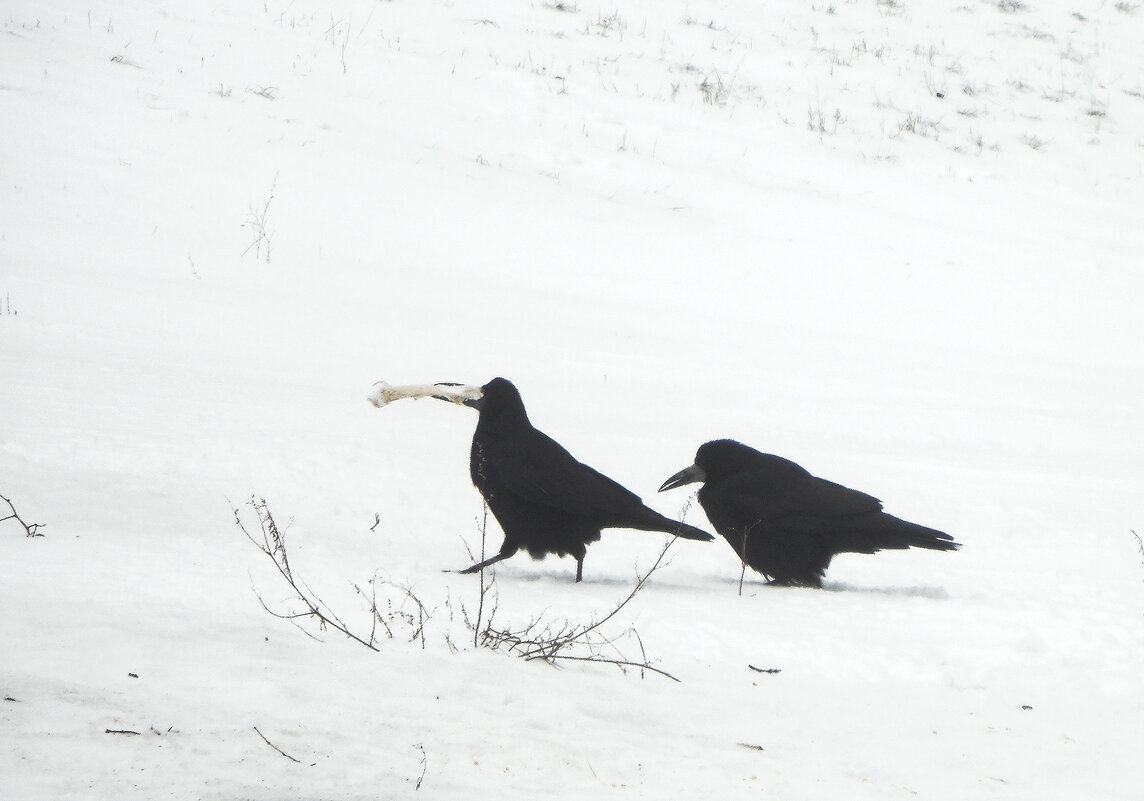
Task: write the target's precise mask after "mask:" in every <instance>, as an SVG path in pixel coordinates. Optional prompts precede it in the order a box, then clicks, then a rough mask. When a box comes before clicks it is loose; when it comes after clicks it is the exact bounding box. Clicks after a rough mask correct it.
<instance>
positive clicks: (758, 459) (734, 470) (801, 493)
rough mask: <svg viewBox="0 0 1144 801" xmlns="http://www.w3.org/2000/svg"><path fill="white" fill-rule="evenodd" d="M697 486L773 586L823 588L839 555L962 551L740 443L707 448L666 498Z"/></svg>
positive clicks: (723, 529)
mask: <svg viewBox="0 0 1144 801" xmlns="http://www.w3.org/2000/svg"><path fill="white" fill-rule="evenodd" d="M696 481H702V482H703V486H702V488H700V490H699V503H700V504H701V505H702V506H703V511H704V512H706V513H707V519H708V520H710V521H711V525H712V526H714V527H715V530H716V531H718V532H719V533H720V534H722V535H723V538H724V539H725V540H727V542H728V543H730V545H731V547H732V548H734V549H735V553H736V554H738V555H739V558H740V560H741V561H742V562H744V563H746V564H748V565H750V566H751V567H752V568H754V569H755V570H757V571H758V572H759V573H762V574H763V575H764V576H765V577H766V578H767V579H768V580H769V581H770V582H771V583H772V584H783V585H795V586H802V587H821V586H822V577H823V575H825V573H826V568H827V567H829V566H830V560H831V559H832V558H834V555H835V554H839V553H877V552H878V551H881V550H901V549H904V548H928V549H930V550H933V551H953V550H956V549H957V548H960V547H961V546H960V545H959V544H958V543H956V542H954V541H953V538H952V537H950V536H949V535H948V534H946V533H944V532H941V531H937V530H935V529H932V528H926V527H925V526H919V525H917V524H916V523H907V522H906V521H905V520H899V519H898V518H896V517H894V516H892V515H888V514H886V513H885V512H883V511H882V502H881V501H879V500H878V499H877V498H874V497H872V496H870V495H867V494H866V493H864V492H859V491H858V490H852V489H849V488H847V487H844V486H842V485H841V484H835V483H834V482H833V481H827V480H826V479H823V478H817V477H816V476H813V475H811V474H810V473H809V472H807V471H806V470H805V469H803V468H802V467H800V466H799V465H797V464H795V463H794V462H792V461H790V460H789V459H784V458H782V457H781V456H775V455H773V454H770V453H760V452H759V451H757V450H755V449H754V448H749V447H747V446H746V445H744V444H742V443H741V442H736V441H735V440H733V439H719V440H715V441H713V442H708V443H706V444H704V445H701V446H700V447H699V450H698V452H697V453H696V454H695V464H693V465H691V467H687V468H685V469H683V470H680V471H679V472H678V473H676V474H675V475H674V476H672V477H671V478H669V479H668V480H667V481H665V482H664V483H663V486H661V487H660V488H659V491H660V492H663V491H664V490H669V489H673V488H675V487H679V486H682V485H684V484H690V483H693V482H696Z"/></svg>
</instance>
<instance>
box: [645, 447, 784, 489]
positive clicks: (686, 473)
mask: <svg viewBox="0 0 1144 801" xmlns="http://www.w3.org/2000/svg"><path fill="white" fill-rule="evenodd" d="M760 456H762V454H760V453H759V452H758V451H757V450H755V449H754V448H751V447H748V446H746V445H744V444H743V443H741V442H738V441H736V440H733V439H716V440H712V441H711V442H705V443H703V444H702V445H700V446H699V450H698V451H696V452H695V463H694V464H692V465H691V466H690V467H685V468H683V469H682V470H680V471H679V472H678V473H676V474H675V475H673V476H672V477H671V478H669V479H668V480H667V481H665V482H663V486H661V487H660V488H659V491H660V492H664V491H665V490H669V489H675V488H676V487H682V486H683V485H684V484H694V483H695V482H697V481H701V482H707V481H717V480H719V479H720V478H723V477H724V476H729V475H733V474H735V473H737V472H739V471H741V470H745V469H747V468H749V467H750V466H751V465H752V464H754V463H755V462H756V461H757V460H758V459H759V457H760Z"/></svg>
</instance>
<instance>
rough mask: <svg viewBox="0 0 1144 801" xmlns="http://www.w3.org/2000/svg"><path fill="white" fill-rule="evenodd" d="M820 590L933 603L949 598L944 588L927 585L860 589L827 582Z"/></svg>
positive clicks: (851, 585)
mask: <svg viewBox="0 0 1144 801" xmlns="http://www.w3.org/2000/svg"><path fill="white" fill-rule="evenodd" d="M822 589H823V590H824V591H826V592H863V593H873V594H877V595H895V596H899V597H903V598H929V599H931V600H934V601H948V600H949V598H950V595H949V592H948V591H947V590H946V589H945V587H934V586H931V585H927V584H922V585H918V586H916V587H862V586H859V585H857V584H847V583H845V582H842V581H827V582H824V583H823V585H822Z"/></svg>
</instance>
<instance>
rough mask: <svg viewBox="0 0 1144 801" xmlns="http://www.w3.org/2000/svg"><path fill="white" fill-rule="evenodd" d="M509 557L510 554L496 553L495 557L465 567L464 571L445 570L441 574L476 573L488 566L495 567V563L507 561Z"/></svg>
mask: <svg viewBox="0 0 1144 801" xmlns="http://www.w3.org/2000/svg"><path fill="white" fill-rule="evenodd" d="M510 556H512V554H511V553H509V554H504V553H498V554H497V555H496V556H490V557H489V558H488V559H486V560H485V561H483V562H477V563H476V564H475V565H472V566H470V567H466V568H465V569H464V570H445V571H443V572H445V573H476V572H477V571H478V570H484V569H485V568H486V567H488V566H489V565H495V564H496V563H497V562H499V561H501V560H502V559H507V558H508V557H510Z"/></svg>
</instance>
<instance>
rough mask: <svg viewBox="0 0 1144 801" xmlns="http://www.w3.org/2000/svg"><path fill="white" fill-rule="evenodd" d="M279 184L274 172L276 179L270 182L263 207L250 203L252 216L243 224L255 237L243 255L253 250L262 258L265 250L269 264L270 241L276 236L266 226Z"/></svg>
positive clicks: (255, 256) (255, 255) (258, 257)
mask: <svg viewBox="0 0 1144 801" xmlns="http://www.w3.org/2000/svg"><path fill="white" fill-rule="evenodd" d="M277 186H278V173H274V181H273V182H272V183H271V184H270V194H269V195H267V197H266V200H264V201H263V202H262V206H261V208H260V207H258V206H256V205H254V203H251V204H250V216H249V217H247V218H246V222H244V223H243V224H242V225H243V227H245V228H249V229H250V231H251V235H252V237H253V238H252V239H251V241H250V244H249V245H247V246H246V250H244V251H242V255H243V256H245V255H246V254H247V253H249V252H250V251H251V250H253V251H254V258H256V259H261V258H262V256H263V251H265V253H266V263H267V264H269V263H270V241H271V240H272V239H273V238H274V233H273V232H272V231H270V230H269V229H268V228H267V227H266V215H267V214H268V213H269V212H270V204H271V203H273V202H274V190H275V189H276V188H277Z"/></svg>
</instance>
